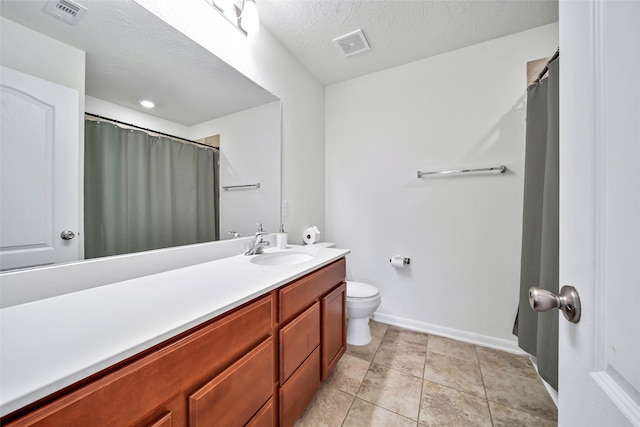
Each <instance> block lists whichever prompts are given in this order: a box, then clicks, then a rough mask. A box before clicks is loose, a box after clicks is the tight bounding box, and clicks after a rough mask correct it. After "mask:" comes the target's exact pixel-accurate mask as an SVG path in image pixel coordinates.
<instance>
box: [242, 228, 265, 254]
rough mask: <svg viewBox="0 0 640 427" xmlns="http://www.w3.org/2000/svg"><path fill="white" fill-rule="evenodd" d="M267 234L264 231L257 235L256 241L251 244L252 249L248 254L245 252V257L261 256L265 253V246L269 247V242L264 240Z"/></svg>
mask: <svg viewBox="0 0 640 427" xmlns="http://www.w3.org/2000/svg"><path fill="white" fill-rule="evenodd" d="M266 235H267V233H265V232H263V231H258V232H257V233H256V238H255V239H254V241H253V242H252V243H251V247H250V248H249V250H248V251H247V252H245V253H244V254H245V255H259V254H261V253H262V252H263V251H264V247H265V246H269V244H270V243H269V242H268V241H266V240H264V236H266Z"/></svg>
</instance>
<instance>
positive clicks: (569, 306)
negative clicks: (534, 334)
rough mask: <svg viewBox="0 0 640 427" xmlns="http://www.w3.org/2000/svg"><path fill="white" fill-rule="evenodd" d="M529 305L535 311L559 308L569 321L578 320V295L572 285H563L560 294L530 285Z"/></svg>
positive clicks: (579, 309)
mask: <svg viewBox="0 0 640 427" xmlns="http://www.w3.org/2000/svg"><path fill="white" fill-rule="evenodd" d="M529 305H531V308H532V309H534V310H535V311H549V310H551V309H554V308H559V309H560V310H561V311H562V314H564V317H565V318H566V319H567V320H568V321H569V322H571V323H578V321H580V312H581V307H580V296H579V295H578V291H576V288H574V287H573V286H563V287H562V289H560V295H555V294H553V293H551V292H549V291H547V290H546V289H540V288H537V287H535V286H532V287H530V288H529Z"/></svg>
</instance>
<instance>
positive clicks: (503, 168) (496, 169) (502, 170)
mask: <svg viewBox="0 0 640 427" xmlns="http://www.w3.org/2000/svg"><path fill="white" fill-rule="evenodd" d="M506 170H507V167H506V166H504V165H502V166H494V167H491V168H478V169H454V170H446V171H430V172H422V171H418V178H423V177H425V176H432V175H457V174H461V173H468V172H491V173H505V171H506Z"/></svg>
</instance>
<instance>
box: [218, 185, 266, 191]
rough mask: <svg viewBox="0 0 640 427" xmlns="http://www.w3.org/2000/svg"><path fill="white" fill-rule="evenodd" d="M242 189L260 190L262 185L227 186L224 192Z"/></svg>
mask: <svg viewBox="0 0 640 427" xmlns="http://www.w3.org/2000/svg"><path fill="white" fill-rule="evenodd" d="M242 188H260V183H257V184H246V185H225V186H223V187H222V189H223V190H239V189H242Z"/></svg>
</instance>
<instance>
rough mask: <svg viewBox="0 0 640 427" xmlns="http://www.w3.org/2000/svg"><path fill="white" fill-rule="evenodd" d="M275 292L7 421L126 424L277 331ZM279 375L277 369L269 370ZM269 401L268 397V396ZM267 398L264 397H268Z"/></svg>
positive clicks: (139, 417)
mask: <svg viewBox="0 0 640 427" xmlns="http://www.w3.org/2000/svg"><path fill="white" fill-rule="evenodd" d="M272 300H273V298H272V297H271V295H269V296H267V297H263V298H260V299H258V300H257V301H255V302H253V303H251V304H249V305H247V306H245V307H243V308H241V309H238V310H236V311H234V312H232V313H231V314H229V315H226V316H224V317H222V318H220V319H217V320H214V321H212V322H211V323H209V324H208V325H205V326H203V327H199V328H197V329H195V330H192V331H189V332H186V333H185V334H183V336H182V337H181V338H179V339H177V340H176V341H174V342H172V343H169V344H167V345H166V346H164V347H161V348H159V349H158V350H155V351H152V352H151V353H149V354H147V355H145V356H143V357H141V358H139V359H137V360H134V361H132V362H130V363H128V364H126V365H124V366H122V367H120V368H118V369H114V370H112V371H111V372H108V373H106V374H105V375H104V376H102V377H100V378H99V379H97V380H95V381H93V382H90V383H88V384H87V385H85V386H82V387H80V388H78V389H76V390H74V391H72V392H70V393H68V394H65V395H63V396H61V397H60V398H58V399H56V400H53V401H52V402H50V403H48V404H47V405H45V406H43V407H41V408H39V409H36V410H35V411H32V412H30V413H28V414H27V415H25V416H23V417H21V418H18V419H17V420H15V422H9V423H3V425H7V426H68V425H77V426H83V427H85V426H87V427H88V426H100V427H104V426H124V425H131V424H132V423H135V422H137V420H140V419H142V418H143V417H145V416H146V414H149V413H150V412H152V411H153V410H155V409H156V408H158V407H160V406H161V405H163V404H164V403H165V402H166V401H167V398H168V397H171V396H175V395H176V394H178V393H186V392H187V390H188V389H189V388H190V387H193V385H194V384H197V383H199V382H200V381H202V379H203V378H211V377H212V376H213V375H215V374H216V373H217V372H220V371H221V370H222V369H223V368H224V367H226V366H229V365H230V364H231V363H232V362H233V361H235V360H237V359H238V358H240V356H242V355H243V354H245V353H247V351H249V350H250V349H251V348H253V347H255V346H256V345H257V344H259V343H260V342H262V341H264V339H265V338H267V337H268V336H269V335H271V333H272V328H273V303H272ZM269 373H270V375H271V377H269V379H270V380H273V375H274V374H273V368H271V369H270V370H269ZM265 401H266V399H265ZM262 403H264V402H262Z"/></svg>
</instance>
